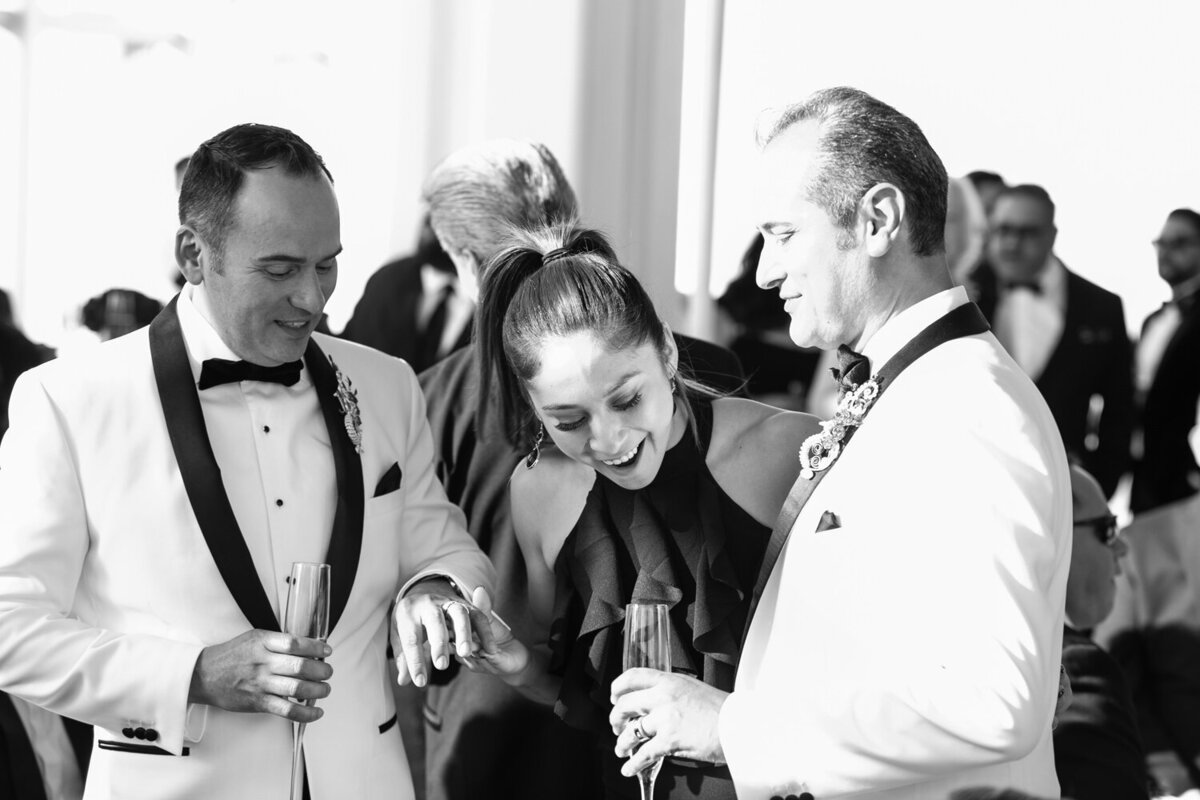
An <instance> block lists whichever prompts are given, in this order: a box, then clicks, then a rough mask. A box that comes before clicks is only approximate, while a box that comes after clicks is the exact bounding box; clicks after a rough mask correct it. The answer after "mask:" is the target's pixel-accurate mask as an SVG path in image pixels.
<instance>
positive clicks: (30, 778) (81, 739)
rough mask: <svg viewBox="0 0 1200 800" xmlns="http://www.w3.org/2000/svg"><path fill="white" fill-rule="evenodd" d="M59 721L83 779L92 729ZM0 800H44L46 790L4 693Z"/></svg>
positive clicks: (0, 724) (0, 707)
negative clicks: (7, 799)
mask: <svg viewBox="0 0 1200 800" xmlns="http://www.w3.org/2000/svg"><path fill="white" fill-rule="evenodd" d="M62 720H63V725H64V727H65V728H66V731H67V738H68V739H70V740H71V749H72V750H73V751H74V752H75V759H76V763H77V764H78V765H79V774H80V775H81V776H82V777H84V778H85V779H86V777H87V768H88V761H89V760H90V759H91V756H92V726H91V725H85V724H83V723H82V722H76V721H75V720H73V719H67V718H65V717H63V718H62ZM0 797H4V798H14V800H18V799H19V800H46V787H45V785H44V784H43V783H42V773H41V770H40V769H39V768H38V762H37V756H36V755H34V752H33V745H32V744H31V743H30V741H29V734H28V733H27V732H26V731H25V725H24V724H23V723H22V722H21V717H20V715H19V714H17V709H16V708H15V707H14V706H13V702H12V699H10V698H9V696H8V695H7V694H5V693H4V692H0Z"/></svg>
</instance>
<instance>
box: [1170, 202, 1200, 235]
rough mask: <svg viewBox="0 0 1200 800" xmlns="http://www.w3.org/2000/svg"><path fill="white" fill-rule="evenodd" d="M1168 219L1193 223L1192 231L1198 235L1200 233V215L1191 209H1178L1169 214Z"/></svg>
mask: <svg viewBox="0 0 1200 800" xmlns="http://www.w3.org/2000/svg"><path fill="white" fill-rule="evenodd" d="M1167 219H1182V220H1184V221H1186V222H1189V223H1191V226H1192V229H1193V230H1195V232H1196V233H1200V214H1197V213H1196V212H1195V211H1193V210H1192V209H1190V208H1177V209H1175V210H1174V211H1172V212H1171V213H1170V214H1167Z"/></svg>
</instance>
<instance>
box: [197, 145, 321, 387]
mask: <svg viewBox="0 0 1200 800" xmlns="http://www.w3.org/2000/svg"><path fill="white" fill-rule="evenodd" d="M178 235H179V243H178V246H177V250H178V251H179V252H180V254H181V255H180V259H181V264H180V266H181V268H182V269H183V270H184V272H185V274H186V275H187V277H188V281H189V282H191V283H193V284H197V289H196V292H195V294H194V297H195V300H196V306H197V308H198V309H199V310H200V313H201V314H203V315H204V317H205V318H206V319H207V320H208V321H209V322H210V323H211V324H212V326H213V327H214V328H215V329H216V331H217V333H218V334H220V336H221V339H222V341H224V342H225V344H226V345H228V346H229V349H230V350H232V351H233V352H234V353H236V354H237V355H238V357H239V358H242V359H245V360H246V361H250V362H253V363H255V364H261V365H263V366H274V365H277V364H282V363H285V362H288V361H294V360H296V359H298V358H300V357H301V356H302V355H304V350H305V348H306V347H307V346H308V339H309V337H310V336H311V335H312V332H313V330H314V329H315V328H316V327H317V324H318V323H319V322H320V321H321V312H322V310H323V309H324V308H325V302H326V301H327V300H328V299H329V296H330V295H331V294H333V290H334V287H335V286H336V285H337V255H338V253H339V252H341V249H342V248H341V225H340V221H339V216H338V205H337V199H336V197H335V196H334V193H333V186H332V184H330V182H329V180H328V179H327V178H326V177H325V176H324V175H321V176H320V177H311V176H295V175H288V174H287V173H285V172H284V171H283V170H282V169H278V168H273V169H261V170H249V171H247V172H246V174H245V178H244V182H243V184H242V188H241V189H240V190H239V192H238V194H237V198H236V200H235V202H234V209H233V223H232V225H231V228H230V230H229V231H228V233H227V235H226V239H225V244H224V247H223V251H222V253H221V254H220V258H219V263H218V259H214V258H213V255H214V254H213V252H212V250H211V249H208V248H206V247H205V245H204V244H203V243H202V242H201V241H200V240H199V239H198V238H197V235H196V234H195V233H194V232H193V231H191V230H190V229H189V228H186V227H185V228H181V229H180V232H179V234H178ZM189 244H190V247H191V250H190V251H189ZM189 252H192V253H197V252H198V253H199V254H198V255H197V256H195V259H194V261H193V262H192V263H184V261H185V260H186V259H187V253H189Z"/></svg>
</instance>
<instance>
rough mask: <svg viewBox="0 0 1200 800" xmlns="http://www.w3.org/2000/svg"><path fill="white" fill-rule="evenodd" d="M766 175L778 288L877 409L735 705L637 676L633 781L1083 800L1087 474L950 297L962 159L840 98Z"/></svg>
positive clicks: (747, 653)
mask: <svg viewBox="0 0 1200 800" xmlns="http://www.w3.org/2000/svg"><path fill="white" fill-rule="evenodd" d="M760 161H761V164H760V166H761V171H762V174H761V178H762V180H761V185H760V188H759V193H758V200H759V203H760V209H759V214H760V217H759V227H760V229H761V230H762V232H763V234H764V235H765V237H766V249H765V250H764V252H763V255H762V259H761V261H760V264H759V268H758V269H759V272H758V280H759V284H760V285H761V286H763V287H764V288H768V289H775V290H778V292H779V294H780V296H781V298H782V299H783V300H784V303H785V306H784V307H785V308H786V309H787V311H788V313H789V314H790V315H791V317H792V324H791V335H792V338H793V339H794V340H795V341H796V343H797V344H800V345H805V346H819V347H822V348H824V349H833V348H837V347H838V346H839V345H842V344H845V345H848V346H849V347H850V348H853V350H855V351H862V352H861V354H862V355H863V356H865V357H866V358H867V359H868V360H869V365H870V366H869V368H868V367H867V366H866V364H863V365H861V366H860V367H859V368H857V372H858V376H857V378H854V377H853V373H854V372H855V371H856V369H855V368H851V369H850V370H849V372H850V373H851V375H850V376H847V375H843V380H844V382H846V383H847V390H848V391H850V392H851V393H850V394H848V395H847V399H848V400H852V399H854V398H858V399H860V400H863V401H864V404H865V406H866V411H865V414H864V415H862V416H860V417H859V418H858V420H859V422H860V423H861V425H860V426H857V427H856V425H855V424H854V423H853V422H851V423H848V424H846V425H843V426H842V427H844V428H846V429H848V430H849V431H850V433H846V432H845V431H838V430H833V429H832V428H830V429H827V434H828V435H829V436H830V437H831V439H832V440H834V441H836V442H837V447H839V448H841V449H840V450H838V449H836V448H833V447H828V448H824V449H816V450H812V451H809V452H808V453H807V455H808V458H806V459H804V463H806V465H809V466H810V470H808V471H806V472H805V473H803V474H802V475H801V478H800V479H799V480H798V481H797V484H796V487H794V488H793V490H792V494H791V496H790V497H789V502H788V505H787V506H785V509H784V511H785V513H784V515H781V521H780V523H779V524H777V526H776V531H775V533H774V534H773V542H776V543H777V544H778V545H779V546H780V547H781V548H782V552H781V553H780V554H779V555H778V558H777V560H774V559H772V554H771V551H770V549H769V550H768V559H767V561H766V562H765V563H764V566H763V570H764V571H763V574H762V575H761V576H760V587H759V590H760V591H761V601H760V603H759V604H758V606H757V611H756V612H754V613H753V616H752V618H751V621H750V623H749V627H748V634H747V638H746V641H745V644H744V649H743V652H742V655H741V660H740V662H739V664H740V666H739V669H738V675H737V682H736V684H735V688H734V691H733V692H732V693H731V694H728V695H724V694H722V693H720V692H718V691H716V690H713V689H711V688H709V687H706V686H703V685H699V684H697V682H696V681H694V680H692V679H690V678H686V677H684V676H678V675H675V676H664V675H662V674H661V673H652V672H649V671H644V670H631V671H629V672H627V673H625V674H624V675H622V676H621V677H620V678H619V679H618V680H617V681H616V682H614V684H613V694H614V696H615V697H616V698H617V701H616V704H615V707H614V711H613V715H612V723H613V726H614V729H615V730H624V731H625V732H624V733H622V734H621V736H620V737H619V739H618V753H631V752H632V757H631V758H630V760H629V763H628V764H627V766H626V768H625V769H626V770H627V771H628V773H629V774H633V773H634V772H635V771H636V770H637V769H639V768H640V767H642V766H643V765H645V764H647V763H649V762H650V760H651V759H653V758H655V757H657V756H661V755H663V754H677V755H681V756H684V757H690V758H699V759H702V760H708V761H717V762H721V761H725V762H728V764H729V767H730V770H731V772H732V774H733V778H734V782H735V784H736V787H737V793H738V797H739V798H741V800H766V799H767V798H772V797H779V798H783V797H791V798H804V797H810V798H812V797H815V798H818V799H822V798H829V797H843V796H850V795H853V796H854V797H856V798H867V797H870V798H912V800H916V798H922V800H925V799H932V798H939V799H941V798H949V797H952V796H953V795H954V794H955V793H956V792H957V791H959V790H962V789H968V788H972V787H981V788H982V787H990V788H993V789H998V790H1007V789H1014V790H1018V791H1022V792H1025V793H1029V794H1032V795H1034V796H1036V797H1058V796H1059V795H1058V783H1057V780H1056V777H1055V772H1054V755H1053V749H1052V742H1051V722H1052V716H1053V713H1054V707H1055V699H1056V695H1057V686H1058V673H1059V662H1060V655H1061V646H1062V626H1063V605H1064V594H1065V588H1066V581H1067V571H1068V567H1069V561H1070V544H1071V537H1072V533H1071V490H1070V479H1069V473H1068V470H1067V463H1066V457H1065V454H1064V451H1063V446H1062V442H1061V440H1060V438H1059V435H1058V431H1057V428H1056V426H1055V424H1054V420H1053V418H1052V417H1051V415H1050V413H1049V411H1048V409H1047V408H1046V404H1045V402H1044V401H1043V400H1042V398H1041V396H1040V394H1039V392H1038V391H1037V389H1036V388H1035V387H1034V385H1033V384H1032V383H1031V382H1030V381H1029V379H1028V378H1027V377H1026V376H1025V375H1024V374H1023V373H1022V371H1021V369H1020V368H1019V367H1018V366H1017V365H1016V364H1015V363H1014V362H1013V361H1012V359H1011V358H1009V356H1008V355H1007V354H1006V353H1005V352H1004V350H1003V349H1002V348H1001V347H1000V346H999V344H998V342H997V341H996V339H995V338H994V337H993V336H992V334H991V333H990V332H988V331H987V325H986V322H985V321H984V320H983V318H982V315H981V314H980V313H979V311H978V309H977V308H976V307H975V306H974V305H971V304H969V303H968V302H967V298H966V294H965V292H964V290H963V289H962V288H961V287H956V286H953V284H952V282H951V279H950V276H949V273H948V270H947V267H946V263H945V254H944V248H943V241H942V232H943V227H944V224H945V198H946V172H945V169H944V168H943V166H942V164H941V160H940V159H939V158H938V156H937V154H936V153H935V152H934V151H933V149H932V148H931V147H930V145H929V143H928V142H927V141H926V139H925V137H924V135H923V134H922V133H921V131H920V129H919V128H918V127H917V126H916V124H915V123H913V122H912V121H911V120H909V119H908V118H907V117H904V116H903V115H901V114H900V113H899V112H897V111H896V110H895V109H893V108H891V107H890V106H887V105H885V104H883V103H881V102H879V101H878V100H875V99H874V98H872V97H870V96H868V95H866V94H864V93H862V92H859V91H857V90H854V89H831V90H826V91H823V92H819V93H817V94H816V95H814V96H813V97H812V98H810V99H809V100H808V101H806V102H805V103H802V104H799V105H797V106H793V107H791V108H789V109H787V110H786V111H785V112H784V113H783V114H782V115H781V116H780V117H779V118H778V121H777V123H776V124H775V126H774V127H773V128H771V129H770V130H769V132H768V133H767V135H766V136H765V137H764V144H763V152H762V156H761V159H760ZM964 321H965V322H964ZM951 323H953V325H957V326H958V327H957V328H954V329H953V330H952V327H953V326H952V325H951ZM948 326H950V327H948ZM840 352H841V351H840ZM844 352H845V354H846V356H847V358H852V357H853V356H856V355H857V354H853V353H850V351H849V350H846V351H844ZM893 357H895V358H893ZM854 360H856V359H854ZM901 363H907V364H908V366H907V368H903V369H902V370H901V371H898V372H897V369H900V367H898V366H897V365H899V364H901ZM848 377H849V378H850V380H849V381H846V379H847V378H848ZM868 377H869V378H870V381H868V380H867V378H868ZM868 383H871V384H872V385H873V386H874V387H875V389H876V390H877V393H876V394H874V396H873V397H867V396H865V395H862V394H860V390H863V389H864V388H865V387H867V384H868ZM843 407H844V408H846V406H843ZM841 421H845V420H844V419H842V420H841ZM807 444H808V443H806V449H807ZM822 447H824V446H823V445H822ZM825 475H827V476H828V477H824V476H825ZM822 478H823V479H822ZM813 481H818V483H815V484H813V485H815V487H816V488H815V489H813V488H812V485H806V484H809V483H810V482H813ZM810 490H811V494H810V495H808V496H807V502H803V498H804V497H805V495H806V492H808V491H810ZM789 509H790V513H789ZM639 718H640V724H638V725H634V724H629V725H628V726H627V727H626V724H627V723H630V722H631V721H633V720H635V719H639ZM647 737H648V741H646V742H645V744H643V745H642V746H641V747H640V749H637V750H636V751H635V750H634V748H635V745H636V744H637V741H636V740H637V739H638V738H647Z"/></svg>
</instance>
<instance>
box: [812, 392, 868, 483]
mask: <svg viewBox="0 0 1200 800" xmlns="http://www.w3.org/2000/svg"><path fill="white" fill-rule="evenodd" d="M878 396H879V382H878V379H877V378H871V379H870V380H867V381H864V382H863V384H862V385H861V386H858V387H855V389H854V390H853V391H849V392H846V393H845V394H844V395H842V399H841V400H839V401H838V406H837V411H835V412H834V413H833V418H832V419H827V420H825V421H823V422H822V423H821V432H820V433H814V434H813V435H812V436H810V437H808V438H807V439H805V440H804V444H802V445H800V463H801V464H803V465H804V466H803V468H801V470H800V475H801V476H803V477H805V478H807V479H808V480H812V479H813V478H814V477H815V476H816V474H817V473H818V472H820V471H822V470H826V469H829V467H830V465H832V464H833V462H834V461H837V457H838V456H839V455H840V454H841V452H842V442H843V441H845V439H846V434H847V433H849V432H850V430H851V429H853V428H857V427H858V426H859V425H862V423H863V418H864V417H865V416H867V411H869V410H870V408H871V404H872V403H874V402H875V398H876V397H878Z"/></svg>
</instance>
